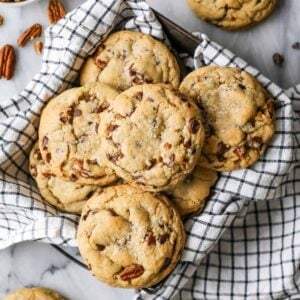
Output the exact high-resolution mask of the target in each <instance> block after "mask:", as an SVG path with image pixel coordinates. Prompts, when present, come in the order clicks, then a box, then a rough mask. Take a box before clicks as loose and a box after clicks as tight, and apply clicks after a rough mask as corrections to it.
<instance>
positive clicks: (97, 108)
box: [92, 105, 104, 114]
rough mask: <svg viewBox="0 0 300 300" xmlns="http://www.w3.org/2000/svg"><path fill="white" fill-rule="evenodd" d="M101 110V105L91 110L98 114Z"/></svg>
mask: <svg viewBox="0 0 300 300" xmlns="http://www.w3.org/2000/svg"><path fill="white" fill-rule="evenodd" d="M103 110H104V108H103V107H102V106H101V105H98V106H96V107H95V108H94V109H93V110H92V113H94V114H100V113H101V112H103Z"/></svg>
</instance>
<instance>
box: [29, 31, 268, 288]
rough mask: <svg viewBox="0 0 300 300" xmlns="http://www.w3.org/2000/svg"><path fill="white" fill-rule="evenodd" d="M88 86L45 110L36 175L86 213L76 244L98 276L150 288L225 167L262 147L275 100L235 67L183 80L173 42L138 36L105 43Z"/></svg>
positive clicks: (64, 206) (88, 70)
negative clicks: (185, 223)
mask: <svg viewBox="0 0 300 300" xmlns="http://www.w3.org/2000/svg"><path fill="white" fill-rule="evenodd" d="M80 81H81V84H82V87H79V88H74V89H70V90H68V91H65V92H64V93H62V94H61V95H59V96H57V97H56V98H54V99H52V100H51V101H50V102H49V103H48V105H47V106H46V107H45V109H44V110H43V112H42V116H41V120H40V127H39V141H38V143H37V144H36V145H35V146H34V148H33V149H32V151H31V154H30V172H31V174H32V176H33V177H34V179H35V180H36V182H37V185H38V187H39V189H40V192H41V195H42V196H43V198H44V199H45V201H47V202H48V203H50V204H52V205H54V206H55V207H57V208H58V209H59V210H61V211H65V212H71V213H78V214H80V213H81V219H80V223H79V228H78V236H77V238H78V245H79V249H80V252H81V254H82V256H83V258H84V260H85V262H86V264H87V266H88V268H89V269H90V270H91V272H92V273H93V274H94V276H96V277H97V278H98V279H100V280H102V281H104V282H106V283H108V284H110V285H112V286H116V287H125V288H141V287H149V286H152V285H154V284H156V283H158V282H160V281H161V280H162V279H164V278H165V277H166V276H167V275H168V274H169V273H170V272H171V271H172V270H173V269H174V268H175V266H176V264H177V262H178V261H179V259H180V256H181V253H182V251H183V248H184V244H185V234H184V229H183V223H182V218H183V217H186V216H187V215H190V214H195V213H197V212H200V211H201V209H202V208H203V206H204V200H205V199H206V198H207V196H208V195H209V193H210V188H211V187H212V186H213V185H214V183H215V182H216V179H217V171H231V170H235V169H239V168H247V167H248V166H250V165H252V164H253V163H254V162H255V161H256V160H257V159H258V158H259V157H260V156H261V155H262V154H263V153H264V151H265V149H266V147H267V144H268V142H269V141H270V139H271V138H272V135H273V133H274V119H273V100H272V99H271V98H270V97H269V94H268V93H267V92H266V91H265V90H264V89H263V87H262V86H261V85H260V84H259V83H258V82H257V81H256V80H255V78H253V77H252V76H251V75H249V74H248V73H246V72H244V71H241V70H238V69H233V68H224V67H205V68H201V69H199V70H197V71H195V72H192V73H190V74H189V75H188V76H187V77H186V78H185V79H184V80H183V82H182V83H181V85H180V70H179V67H178V64H177V61H176V59H175V58H174V56H173V55H172V53H171V52H170V51H169V49H168V48H167V47H166V46H165V45H164V44H162V43H161V42H159V41H157V40H155V39H153V38H152V37H150V36H148V35H145V34H142V33H135V32H128V31H120V32H116V33H114V34H112V35H110V36H109V37H108V38H107V39H106V40H105V41H104V42H103V43H102V44H101V45H100V47H99V48H98V50H97V51H96V53H95V55H94V57H91V58H89V59H88V60H87V61H86V63H85V65H84V66H83V68H82V72H81V76H80ZM179 85H180V86H179Z"/></svg>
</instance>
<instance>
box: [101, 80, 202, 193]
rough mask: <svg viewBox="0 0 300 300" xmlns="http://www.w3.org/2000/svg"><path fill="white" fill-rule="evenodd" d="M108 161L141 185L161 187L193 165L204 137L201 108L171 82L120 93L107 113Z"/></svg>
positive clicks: (104, 130) (105, 139) (104, 129)
mask: <svg viewBox="0 0 300 300" xmlns="http://www.w3.org/2000/svg"><path fill="white" fill-rule="evenodd" d="M100 137H101V140H102V141H103V143H102V144H103V147H102V150H103V152H104V154H103V155H102V156H106V158H107V164H108V166H110V167H111V168H112V169H113V170H114V171H115V172H116V173H117V175H118V176H119V177H121V178H123V179H124V180H126V181H128V182H130V183H133V184H138V185H139V186H140V187H141V188H142V189H144V190H149V191H162V190H167V189H169V188H170V187H172V186H174V185H176V184H177V183H178V182H180V181H181V180H183V179H184V177H185V176H187V175H188V174H189V173H190V172H191V171H192V170H193V168H194V166H195V164H196V161H197V160H198V157H199V155H200V152H201V148H202V145H203V142H204V127H203V125H202V118H201V114H200V110H199V109H198V108H197V106H196V105H195V104H194V103H193V102H192V101H190V100H189V99H188V97H187V96H185V95H184V94H182V93H180V92H178V91H177V90H173V89H172V88H171V87H170V86H168V85H163V84H156V85H154V84H148V85H138V86H134V87H132V88H130V89H129V90H127V91H125V92H123V93H122V94H120V95H119V96H118V97H117V98H116V99H115V101H114V103H113V104H111V106H110V109H109V110H107V111H106V112H105V113H104V114H103V117H102V122H101V124H100Z"/></svg>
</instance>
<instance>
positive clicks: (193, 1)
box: [188, 0, 276, 30]
mask: <svg viewBox="0 0 300 300" xmlns="http://www.w3.org/2000/svg"><path fill="white" fill-rule="evenodd" d="M188 3H189V5H190V6H191V8H192V9H193V11H194V12H195V13H196V15H198V16H199V17H200V18H201V19H203V20H205V21H208V22H211V23H213V24H215V25H217V26H220V27H223V28H226V29H229V30H239V29H244V28H248V27H250V26H252V25H255V24H257V23H260V22H262V21H263V20H264V19H266V18H267V17H268V16H269V15H270V14H271V13H272V11H273V10H274V8H275V6H276V0H260V1H257V0H214V1H212V0H188Z"/></svg>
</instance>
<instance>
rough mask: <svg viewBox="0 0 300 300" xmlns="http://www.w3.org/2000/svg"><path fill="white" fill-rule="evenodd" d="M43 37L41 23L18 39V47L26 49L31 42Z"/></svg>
mask: <svg viewBox="0 0 300 300" xmlns="http://www.w3.org/2000/svg"><path fill="white" fill-rule="evenodd" d="M41 35H42V25H41V24H39V23H36V24H33V25H32V26H30V27H29V28H28V29H26V30H25V31H24V32H23V33H22V34H21V35H20V37H19V38H18V41H17V44H18V46H21V47H24V46H25V45H26V44H27V43H28V42H29V41H31V40H33V39H35V38H37V37H40V36H41Z"/></svg>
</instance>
